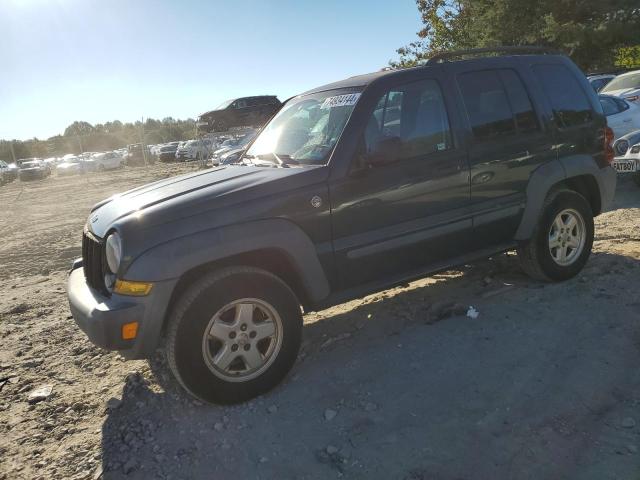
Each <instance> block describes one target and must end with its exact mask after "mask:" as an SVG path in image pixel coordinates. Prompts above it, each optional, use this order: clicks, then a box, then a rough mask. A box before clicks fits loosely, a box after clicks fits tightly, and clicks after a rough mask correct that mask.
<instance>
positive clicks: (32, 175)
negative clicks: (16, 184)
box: [18, 170, 45, 180]
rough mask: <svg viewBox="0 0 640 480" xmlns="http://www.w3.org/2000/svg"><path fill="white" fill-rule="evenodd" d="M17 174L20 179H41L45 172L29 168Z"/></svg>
mask: <svg viewBox="0 0 640 480" xmlns="http://www.w3.org/2000/svg"><path fill="white" fill-rule="evenodd" d="M18 176H19V177H20V180H41V179H43V178H44V177H45V173H44V171H42V170H30V171H22V172H20V173H19V174H18Z"/></svg>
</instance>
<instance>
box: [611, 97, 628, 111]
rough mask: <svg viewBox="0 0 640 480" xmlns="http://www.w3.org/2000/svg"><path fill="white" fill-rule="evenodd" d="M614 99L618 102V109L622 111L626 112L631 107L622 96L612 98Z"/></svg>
mask: <svg viewBox="0 0 640 480" xmlns="http://www.w3.org/2000/svg"><path fill="white" fill-rule="evenodd" d="M612 100H613V101H614V102H616V103H617V104H618V109H619V110H620V111H621V112H624V111H625V110H627V109H628V108H629V104H628V103H627V102H625V101H624V100H622V99H620V98H612Z"/></svg>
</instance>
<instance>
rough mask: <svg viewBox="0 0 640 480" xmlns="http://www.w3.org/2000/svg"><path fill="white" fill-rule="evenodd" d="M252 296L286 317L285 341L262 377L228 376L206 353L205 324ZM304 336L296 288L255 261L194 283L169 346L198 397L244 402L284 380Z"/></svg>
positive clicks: (173, 320)
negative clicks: (255, 265)
mask: <svg viewBox="0 0 640 480" xmlns="http://www.w3.org/2000/svg"><path fill="white" fill-rule="evenodd" d="M244 298H251V299H258V300H261V301H264V302H267V303H268V304H269V305H270V306H272V307H273V309H274V310H275V311H276V312H277V314H278V315H279V317H280V319H281V324H282V328H281V330H280V333H279V335H281V338H282V342H281V344H280V347H279V350H278V351H274V353H273V356H274V357H273V359H272V362H271V364H270V365H269V366H268V367H267V368H266V369H265V370H264V371H263V372H262V373H261V374H260V375H259V376H257V377H255V378H251V379H247V380H246V381H228V380H225V379H224V378H222V377H220V376H219V375H216V374H214V372H213V371H212V370H211V369H210V368H209V366H208V365H207V362H206V361H205V355H204V353H203V338H204V335H205V330H206V329H207V326H208V325H209V322H210V321H211V319H212V317H213V316H214V315H215V314H216V312H218V311H219V310H220V309H223V308H224V307H225V306H226V305H228V304H230V303H231V302H234V301H237V300H239V299H244ZM301 336H302V313H301V309H300V305H299V302H298V300H297V298H296V296H295V294H294V293H293V291H292V290H291V289H290V288H289V287H288V286H287V285H286V284H285V283H284V282H283V281H282V280H280V279H279V278H278V277H276V276H275V275H272V274H270V273H269V272H266V271H264V270H260V269H257V268H251V267H231V268H226V269H224V270H221V271H219V272H215V273H212V274H209V275H206V276H204V277H202V278H200V279H199V280H197V281H196V282H195V283H194V284H193V285H191V286H190V287H189V288H188V289H187V290H186V292H185V293H184V294H183V295H182V297H181V298H180V299H179V301H178V302H177V303H176V305H175V307H174V308H173V310H172V313H171V315H170V318H169V323H168V327H167V335H166V344H165V352H166V358H167V363H168V365H169V368H170V369H171V371H172V373H173V375H174V376H175V378H176V379H177V380H178V382H179V383H180V384H181V385H182V387H183V388H184V389H185V390H187V392H189V393H190V394H191V395H193V396H194V397H196V398H198V399H200V400H203V401H205V402H211V403H220V404H229V403H238V402H243V401H246V400H249V399H251V398H254V397H256V396H258V395H261V394H263V393H266V392H267V391H269V390H271V389H272V388H273V387H275V386H276V385H278V383H280V381H281V380H282V379H283V378H284V377H285V375H286V374H287V373H288V372H289V370H290V369H291V367H292V366H293V364H294V362H295V360H296V357H297V355H298V350H299V348H300V342H301Z"/></svg>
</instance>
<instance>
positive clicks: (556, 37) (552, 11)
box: [0, 0, 640, 160]
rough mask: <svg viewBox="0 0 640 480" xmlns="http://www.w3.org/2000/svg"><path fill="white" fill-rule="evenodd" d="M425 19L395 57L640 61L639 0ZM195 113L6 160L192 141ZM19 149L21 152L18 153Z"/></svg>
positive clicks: (74, 129)
mask: <svg viewBox="0 0 640 480" xmlns="http://www.w3.org/2000/svg"><path fill="white" fill-rule="evenodd" d="M416 4H417V7H418V11H419V13H420V16H421V20H422V23H423V27H422V29H421V30H420V31H419V32H418V39H417V40H416V41H414V42H412V43H410V44H409V45H407V46H404V47H402V48H400V49H398V50H397V53H398V56H399V58H398V59H397V60H395V61H391V62H390V64H391V66H393V67H396V68H403V67H411V66H414V65H416V64H418V63H420V62H421V61H423V60H425V59H427V58H429V57H430V56H432V55H434V54H436V53H439V52H443V51H450V50H460V49H468V48H477V47H495V46H501V45H514V46H522V45H539V46H548V47H551V48H554V49H557V50H559V51H561V52H564V53H566V54H567V55H569V56H570V57H571V58H572V59H573V61H574V62H576V63H577V64H578V66H580V67H581V68H582V69H583V70H584V71H585V72H594V71H599V70H600V71H606V70H616V69H620V68H629V69H631V68H640V2H638V0H535V1H532V0H416ZM195 134H196V128H195V122H194V121H193V120H192V119H188V120H174V119H173V118H171V117H167V118H164V119H162V120H154V119H152V118H149V119H147V120H146V121H145V122H144V124H143V123H142V122H140V121H138V122H135V123H122V122H120V121H118V120H115V121H113V122H106V123H104V124H97V125H91V124H89V123H87V122H74V123H73V124H71V125H69V126H68V127H67V128H66V129H65V131H64V134H62V135H57V136H54V137H51V138H48V139H47V140H39V139H37V138H33V139H31V140H27V141H18V140H12V141H6V140H0V159H4V160H12V159H13V158H14V157H15V158H26V157H50V156H59V155H63V154H65V153H80V152H82V151H105V150H112V149H115V148H120V147H124V146H125V145H127V144H130V143H137V142H140V141H143V140H144V142H145V143H148V144H154V143H160V142H167V141H172V140H186V139H189V138H193V137H194V136H195ZM12 151H13V153H12Z"/></svg>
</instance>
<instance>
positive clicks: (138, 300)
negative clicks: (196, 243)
mask: <svg viewBox="0 0 640 480" xmlns="http://www.w3.org/2000/svg"><path fill="white" fill-rule="evenodd" d="M74 265H75V266H77V265H78V263H77V262H76V264H74ZM175 283H176V282H175V281H174V280H169V281H162V282H154V285H153V290H152V291H151V293H150V294H149V295H147V296H145V297H129V296H124V295H116V294H114V295H112V296H111V297H105V296H103V295H102V294H100V293H99V292H97V291H95V290H93V289H91V288H90V287H89V286H88V285H87V282H86V280H85V277H84V272H83V269H82V267H81V266H80V267H78V268H74V269H73V270H72V271H71V272H70V274H69V279H68V282H67V294H68V296H69V307H70V309H71V314H72V315H73V318H74V320H75V322H76V324H77V325H78V327H80V330H82V331H83V332H84V333H85V334H86V335H87V337H88V338H89V340H91V342H92V343H94V344H95V345H97V346H99V347H101V348H104V349H107V350H118V351H120V352H121V353H122V355H123V356H125V357H126V358H129V359H137V358H148V357H150V356H151V355H152V354H153V352H154V351H155V349H156V348H157V346H158V342H159V340H160V336H161V333H162V325H163V323H164V318H165V315H166V311H167V307H168V304H169V300H170V298H171V292H172V291H173V287H174V286H175ZM129 322H138V323H139V326H138V334H137V336H136V338H135V339H132V340H123V339H122V337H121V331H122V325H124V324H125V323H129Z"/></svg>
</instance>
